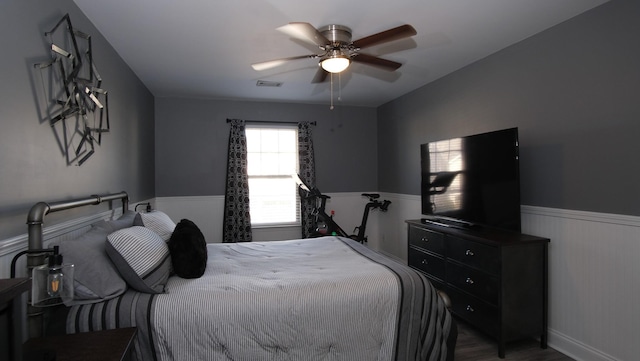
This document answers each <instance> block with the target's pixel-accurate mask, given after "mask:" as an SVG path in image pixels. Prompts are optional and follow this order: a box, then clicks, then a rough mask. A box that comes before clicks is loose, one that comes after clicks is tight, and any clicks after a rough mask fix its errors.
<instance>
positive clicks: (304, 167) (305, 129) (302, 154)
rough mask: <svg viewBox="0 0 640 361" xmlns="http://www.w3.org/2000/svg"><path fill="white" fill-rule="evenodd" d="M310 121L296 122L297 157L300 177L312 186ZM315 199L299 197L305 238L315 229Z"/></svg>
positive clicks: (312, 166)
mask: <svg viewBox="0 0 640 361" xmlns="http://www.w3.org/2000/svg"><path fill="white" fill-rule="evenodd" d="M311 135H312V133H311V123H309V122H301V123H298V159H299V161H300V165H299V167H300V171H299V172H300V178H302V180H303V181H304V182H305V183H306V184H308V185H310V186H312V187H314V186H315V185H316V161H315V157H314V155H313V139H312V137H311ZM315 206H316V200H315V199H303V198H301V199H300V217H301V222H302V238H307V237H309V235H310V234H311V233H312V232H314V231H315V229H316V224H315V222H314V217H313V210H314V208H315Z"/></svg>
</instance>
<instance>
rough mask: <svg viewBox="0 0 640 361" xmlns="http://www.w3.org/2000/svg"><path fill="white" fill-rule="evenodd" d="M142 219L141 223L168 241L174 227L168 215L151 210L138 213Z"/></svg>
mask: <svg viewBox="0 0 640 361" xmlns="http://www.w3.org/2000/svg"><path fill="white" fill-rule="evenodd" d="M139 214H140V218H141V220H142V224H141V225H144V226H145V227H147V228H149V229H150V230H152V231H154V232H156V234H158V235H159V236H160V238H162V240H163V241H165V242H166V241H168V240H169V238H171V234H172V233H173V230H174V229H175V228H176V224H175V223H174V222H173V221H172V220H171V218H169V216H168V215H167V214H166V213H164V212H161V211H152V212H149V213H139Z"/></svg>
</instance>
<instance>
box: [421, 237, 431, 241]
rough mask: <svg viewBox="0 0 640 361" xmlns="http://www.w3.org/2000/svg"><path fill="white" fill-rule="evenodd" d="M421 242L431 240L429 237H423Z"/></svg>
mask: <svg viewBox="0 0 640 361" xmlns="http://www.w3.org/2000/svg"><path fill="white" fill-rule="evenodd" d="M420 240H421V241H422V242H429V238H427V237H422V238H421V239H420Z"/></svg>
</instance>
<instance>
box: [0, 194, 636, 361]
mask: <svg viewBox="0 0 640 361" xmlns="http://www.w3.org/2000/svg"><path fill="white" fill-rule="evenodd" d="M329 195H330V196H331V199H330V200H329V201H328V202H327V210H328V211H330V210H335V212H336V215H335V217H336V220H337V221H338V223H339V224H340V225H341V226H342V227H343V228H344V229H345V231H347V232H349V233H351V232H352V231H353V227H355V226H356V225H359V224H360V221H361V218H362V212H363V209H364V205H365V204H366V203H367V199H366V198H364V197H362V196H361V194H360V193H333V194H329ZM381 199H388V200H390V201H391V202H392V203H391V205H390V206H389V210H388V211H387V212H384V213H382V212H379V211H377V210H376V211H372V212H371V215H370V217H369V222H368V226H367V234H368V236H369V243H368V246H369V247H371V248H373V249H376V250H378V251H380V252H382V253H385V254H387V255H389V256H391V257H394V258H397V259H399V260H401V261H402V262H406V260H407V225H406V223H405V220H407V219H417V218H420V197H419V196H415V195H403V194H390V193H386V194H385V193H382V194H381ZM151 202H152V204H154V203H155V208H156V209H159V210H162V211H164V212H166V213H167V214H168V215H169V216H170V217H171V218H172V219H174V221H176V222H178V221H179V220H180V219H182V218H188V219H191V220H192V221H194V222H195V223H196V224H197V225H198V226H199V227H200V228H201V230H202V232H203V234H204V235H205V237H206V238H207V241H208V242H220V239H221V235H222V212H223V208H224V197H222V196H211V197H160V198H157V199H155V200H152V201H151ZM132 209H133V205H132ZM521 211H522V229H523V232H524V233H529V234H533V235H536V236H542V237H548V238H550V239H551V243H550V244H549V345H550V346H551V347H553V348H555V349H557V350H560V351H561V352H563V353H565V354H567V355H569V356H571V357H572V358H574V359H576V360H584V361H586V360H597V361H600V360H613V361H615V360H619V361H627V360H635V359H638V355H640V342H638V341H637V340H640V262H638V261H637V258H638V257H640V217H632V216H623V215H614V214H602V213H593V212H581V211H572V210H563V209H552V208H543V207H531V206H522V208H521ZM111 216H113V214H109V213H105V214H99V215H96V216H95V217H85V218H83V219H81V220H76V221H70V222H65V223H62V224H59V225H53V226H51V227H47V228H45V232H44V233H45V236H44V238H45V241H47V240H50V239H52V238H56V237H66V236H72V235H73V234H74V232H77V231H78V230H82V229H83V228H85V227H87V226H88V225H89V224H90V223H93V222H95V221H97V220H98V219H101V218H108V217H111ZM299 234H300V230H299V229H297V228H288V229H281V228H268V229H261V230H256V231H254V239H255V240H273V239H293V238H299ZM26 243H27V236H26V227H25V235H22V236H18V237H14V238H11V239H7V240H0V277H2V278H6V277H8V275H9V264H10V262H11V257H12V256H13V255H14V254H15V253H17V252H18V251H19V250H21V249H24V248H25V247H26Z"/></svg>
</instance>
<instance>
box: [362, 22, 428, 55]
mask: <svg viewBox="0 0 640 361" xmlns="http://www.w3.org/2000/svg"><path fill="white" fill-rule="evenodd" d="M416 34H417V32H416V29H414V28H413V26H411V25H408V24H406V25H401V26H398V27H395V28H393V29H389V30H385V31H383V32H380V33H377V34H373V35H369V36H367V37H364V38H362V39H358V40H356V41H354V42H353V45H354V46H355V47H356V48H360V49H363V48H366V47H369V46H374V45H378V44H382V43H386V42H389V41H394V40H398V39H402V38H408V37H410V36H413V35H416Z"/></svg>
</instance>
